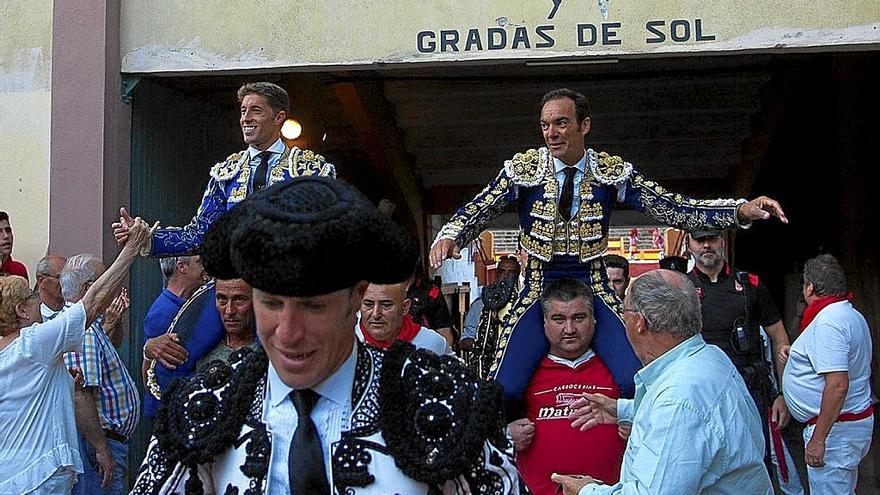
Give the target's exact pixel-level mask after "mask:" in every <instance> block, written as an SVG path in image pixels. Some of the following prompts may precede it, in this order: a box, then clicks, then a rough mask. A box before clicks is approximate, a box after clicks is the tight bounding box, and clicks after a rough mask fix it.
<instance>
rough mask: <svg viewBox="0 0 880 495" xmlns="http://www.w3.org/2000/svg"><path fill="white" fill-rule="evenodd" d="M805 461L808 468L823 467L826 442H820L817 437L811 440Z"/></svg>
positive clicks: (806, 450) (805, 453)
mask: <svg viewBox="0 0 880 495" xmlns="http://www.w3.org/2000/svg"><path fill="white" fill-rule="evenodd" d="M804 460H806V461H807V466H812V467H822V466H824V465H825V440H820V439H818V438H816V437H815V436H813V437H811V438H810V441H809V442H807V447H806V448H805V449H804Z"/></svg>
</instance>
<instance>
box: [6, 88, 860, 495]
mask: <svg viewBox="0 0 880 495" xmlns="http://www.w3.org/2000/svg"><path fill="white" fill-rule="evenodd" d="M237 96H238V100H239V102H240V103H241V105H240V108H241V117H240V126H241V130H242V136H243V139H244V141H245V143H246V144H247V146H248V148H247V149H246V150H244V151H242V152H239V153H235V154H233V155H230V156H229V157H228V158H227V159H226V160H225V161H223V162H220V163H218V164H217V165H215V166H214V167H213V168H212V169H211V172H210V175H211V177H210V180H209V181H208V184H207V187H206V191H205V194H204V196H203V199H202V203H201V205H200V207H199V209H198V211H197V213H196V216H195V217H194V219H193V221H192V222H191V223H190V224H189V225H187V226H184V227H179V228H178V227H162V228H157V227H156V226H154V227H153V228H150V227H149V226H148V224H147V223H146V222H145V221H144V220H142V219H141V218H139V217H132V216H131V215H130V214H129V213H128V211H127V210H126V209H125V208H121V209H120V218H119V221H118V222H116V223H114V224H113V225H112V227H111V229H112V232H113V235H114V237H115V238H116V240H117V242H118V243H119V245H120V246H121V252H120V254H119V255H118V257H117V258H116V259H115V261H114V262H113V263H112V264H110V265H109V266H108V267H105V266H104V265H103V263H102V262H101V260H100V259H99V258H97V257H95V256H92V255H89V254H76V255H73V256H70V258H67V259H65V258H64V257H61V256H58V255H48V256H46V257H44V258H43V259H41V260H40V261H39V262H38V263H37V265H36V266H35V270H34V274H35V280H34V281H33V282H34V284H33V286H32V285H31V283H30V282H31V280H30V279H29V272H28V270H27V268H26V267H25V266H24V265H22V264H21V263H19V262H17V261H15V260H14V259H13V258H12V248H13V232H12V226H11V220H10V218H9V216H8V215H7V214H6V213H3V212H0V428H2V430H3V431H4V432H5V433H6V434H5V436H4V437H3V438H0V494H7V493H9V494H24V493H35V494H42V493H45V494H50V493H51V494H56V493H63V494H66V493H77V494H96V493H113V494H118V493H122V492H123V491H124V490H127V489H131V493H136V494H154V493H155V494H160V493H162V494H164V493H187V494H192V493H227V494H233V493H249V494H258V493H291V494H329V493H346V494H357V493H406V494H418V493H423V494H427V493H462V494H464V493H480V494H509V493H510V494H515V493H535V494H539V495H543V494H554V493H560V492H561V493H564V494H566V495H571V494H580V495H583V494H648V493H650V494H676V495H679V494H691V493H693V494H697V493H706V494H712V493H719V494H720V493H733V492H741V493H749V494H770V493H773V492H774V489H779V490H782V492H784V493H804V485H808V486H809V488H810V491H811V493H813V494H814V495H819V494H826V493H827V494H843V493H854V490H855V486H856V482H857V478H858V465H859V463H860V461H861V459H862V458H863V457H864V456H865V455H866V453H867V450H868V447H869V446H870V442H871V435H872V430H873V412H874V411H873V402H872V397H873V396H872V394H871V389H870V370H871V350H872V344H871V335H870V331H869V329H868V326H867V323H866V321H865V319H864V317H863V316H862V315H861V314H860V313H859V312H858V311H857V310H856V309H855V308H854V307H853V305H852V303H851V302H850V299H851V297H849V295H848V292H847V285H846V279H845V276H844V272H843V269H842V268H841V266H840V264H839V263H838V262H837V260H836V259H834V257H832V256H831V255H827V254H825V255H820V256H817V257H815V258H813V259H811V260H809V261H808V262H807V263H806V265H805V267H804V274H803V296H804V300H805V303H806V309H805V310H804V316H803V320H802V323H801V325H800V328H799V329H798V331H797V333H792V334H791V335H796V338H795V339H794V340H793V341H792V342H790V341H789V335H790V334H789V332H787V331H786V329H785V327H784V325H783V323H782V319H781V317H780V314H779V311H778V310H777V309H776V307H775V305H774V303H773V300H772V297H771V296H770V293H769V291H768V290H767V288H766V287H765V286H764V284H763V283H762V282H761V281H760V280H759V278H758V277H757V276H756V275H754V274H751V273H748V272H745V271H741V270H738V269H737V268H735V267H733V266H731V265H730V264H729V263H728V262H727V260H726V255H727V252H728V249H727V245H726V234H725V231H726V230H728V229H732V228H737V227H747V226H748V225H750V224H751V223H752V222H755V221H760V220H766V219H769V218H770V217H771V216H773V217H777V218H778V219H779V220H780V221H782V222H787V218H786V217H785V214H784V213H783V211H782V208H781V207H780V205H779V204H778V203H777V202H776V201H774V200H772V199H770V198H767V197H759V198H757V199H754V200H752V201H746V200H726V199H716V200H696V199H692V198H688V197H685V196H682V195H679V194H672V193H670V192H668V191H666V190H665V189H663V188H662V187H660V186H658V185H657V184H656V183H654V182H652V181H650V180H648V179H646V178H645V177H643V176H642V175H641V174H639V173H638V172H637V171H636V170H635V169H634V168H633V166H632V165H631V164H629V163H628V162H626V161H624V160H622V159H621V158H619V157H616V156H610V155H608V154H606V153H601V152H595V151H593V150H592V149H588V148H586V146H585V136H586V135H587V133H588V132H589V130H590V123H591V121H590V117H589V109H588V107H587V104H586V98H584V97H583V95H581V94H579V93H576V92H574V91H570V90H567V89H560V90H554V91H550V92H548V93H547V94H546V95H545V96H544V98H543V99H542V101H541V115H540V123H541V130H542V133H543V136H544V141H545V143H546V147H545V148H541V149H538V150H528V151H525V152H523V153H518V154H516V155H515V156H514V157H513V158H512V159H511V160H509V161H507V162H506V163H505V164H504V167H503V168H502V170H501V171H500V173H499V175H498V177H497V178H496V179H495V180H494V181H493V182H492V183H490V184H489V185H488V186H487V187H486V189H484V190H483V191H482V192H481V193H480V194H479V195H478V196H477V197H475V198H474V199H473V200H472V201H470V202H468V203H467V204H466V205H464V206H463V207H462V208H461V209H459V210H458V211H457V212H456V213H455V214H454V215H453V216H452V218H451V219H450V220H449V222H448V223H447V224H446V225H445V226H443V227H442V228H441V229H440V230H439V233H438V235H437V238H436V240H435V241H434V243H433V245H432V247H431V250H430V253H428V256H427V258H426V261H427V262H428V264H429V265H430V266H431V267H433V268H437V267H439V266H440V264H441V263H442V262H443V261H444V260H445V259H448V258H457V257H460V253H459V251H460V250H461V249H462V248H463V247H465V246H467V245H468V244H470V243H471V242H472V241H473V240H474V239H475V237H476V236H477V235H478V234H479V233H480V231H481V230H482V229H483V228H485V227H486V225H488V223H489V221H491V219H492V218H494V217H495V216H497V215H499V214H500V213H501V212H503V211H504V210H505V208H506V206H507V204H508V203H510V202H513V201H514V200H516V201H518V209H519V219H520V223H521V235H520V240H519V241H520V252H519V253H518V256H507V257H504V258H502V259H500V260H499V261H498V263H497V269H496V272H495V274H496V277H495V281H493V282H492V283H491V284H488V285H486V286H485V287H483V288H482V291H481V296H480V298H479V299H477V300H476V301H475V302H474V303H473V304H472V305H471V307H470V310H469V312H468V313H467V315H466V317H465V322H464V325H463V328H462V329H460V330H461V333H460V335H459V334H458V330H459V329H457V328H456V326H455V325H454V324H453V322H452V318H451V317H450V313H449V310H448V308H447V307H446V304H445V301H444V297H443V295H442V292H441V290H440V287H439V286H438V285H437V284H435V283H433V281H432V280H430V279H429V278H427V277H425V276H424V275H423V273H424V267H422V268H419V265H420V261H419V260H420V258H422V256H421V253H419V251H418V249H417V243H416V242H415V240H414V238H413V236H412V235H411V234H410V233H409V232H407V231H406V230H405V229H404V228H403V227H401V226H400V225H399V224H397V223H396V222H394V221H393V220H392V219H391V218H389V217H388V216H387V215H386V214H384V213H382V212H380V211H379V210H378V209H377V208H376V207H375V206H374V205H373V204H371V203H370V201H369V200H368V199H367V198H366V197H365V196H363V195H362V194H361V193H360V192H359V191H357V190H356V189H355V188H354V187H352V186H350V185H348V184H346V183H344V182H342V181H339V180H337V179H336V178H335V168H334V166H333V165H331V164H329V163H327V162H326V161H325V160H324V158H323V157H321V156H320V155H317V154H315V153H313V152H311V151H309V150H301V149H299V148H296V147H292V148H291V147H288V146H287V145H285V143H284V141H283V140H282V139H281V137H280V129H281V125H282V123H283V122H284V121H285V120H286V116H287V112H288V111H289V109H288V107H289V100H288V97H287V93H286V92H285V91H284V90H283V89H282V88H280V87H278V86H276V85H274V84H271V83H250V84H246V85H244V86H242V87H241V88H240V89H239V91H238V94H237ZM618 202H622V203H626V204H628V205H629V206H631V207H633V208H635V209H638V210H640V211H644V212H645V213H646V214H648V215H649V216H652V217H654V218H655V219H656V220H658V221H661V222H664V223H668V224H671V225H674V226H678V227H681V228H683V229H685V230H686V231H687V232H688V235H687V251H688V254H689V257H690V258H691V260H692V261H691V262H692V264H693V267H692V268H691V269H690V270H688V269H687V265H688V261H687V259H685V258H681V257H668V258H665V259H664V263H663V265H662V267H661V269H659V270H653V271H650V272H647V273H645V274H643V275H641V276H639V277H634V278H631V277H630V272H629V264H628V261H627V259H626V258H624V257H621V256H605V253H606V251H607V232H608V226H609V225H610V215H611V211H612V210H613V207H614V205H615V204H616V203H618ZM351 253H358V256H357V257H356V258H355V257H352V256H351ZM138 256H146V257H153V258H158V259H159V261H158V267H157V269H159V270H161V272H162V275H163V278H164V281H165V284H164V287H163V288H162V289H161V292H160V294H159V296H158V297H157V298H156V300H155V302H154V303H153V305H152V306H151V308H150V309H149V311H148V312H147V314H146V318H145V320H144V321H143V336H144V340H143V342H142V344H143V367H142V369H141V374H142V378H143V383H144V384H145V386H144V389H143V390H138V389H137V388H136V387H135V384H134V383H135V381H134V380H133V379H132V376H131V374H130V373H131V370H129V369H127V367H126V365H125V363H124V362H123V360H122V359H121V357H120V355H119V353H118V351H117V349H118V347H119V346H120V345H121V344H122V342H123V341H124V339H125V335H124V332H123V331H122V328H123V327H124V325H122V324H121V323H122V321H123V320H124V318H125V315H126V313H127V311H128V308H129V304H130V303H129V295H128V293H127V291H126V290H125V289H124V288H123V280H124V278H125V275H126V274H127V272H128V269H129V268H130V266H131V265H132V263H134V262H135V259H136V258H137V257H138ZM133 324H138V323H136V322H133ZM791 419H794V420H795V422H796V423H799V424H802V425H805V427H804V428H803V434H802V439H801V441H800V442H795V443H796V445H795V444H793V443H792V442H791V438H785V437H784V436H783V435H782V434H781V432H782V431H783V430H784V429H785V428H786V427H787V425H788V424H789V422H790V420H791ZM141 421H150V423H151V425H152V432H153V433H152V438H151V439H150V442H149V445H148V451H147V453H146V456H145V457H144V458H143V460H142V463H141V468H140V469H139V470H138V471H137V472H136V473H128V472H127V470H126V468H127V466H128V455H129V448H128V446H129V440H130V438H131V435H132V433H133V432H134V429H135V427H136V426H137V424H138V423H139V422H141ZM789 437H790V436H789ZM792 452H795V453H801V452H802V455H793V454H792ZM801 461H803V462H801ZM798 464H800V465H801V466H798ZM804 464H805V472H806V475H807V476H806V480H801V479H800V478H799V477H798V474H797V473H798V467H803V465H804ZM802 481H803V483H802ZM774 487H775V488H774Z"/></svg>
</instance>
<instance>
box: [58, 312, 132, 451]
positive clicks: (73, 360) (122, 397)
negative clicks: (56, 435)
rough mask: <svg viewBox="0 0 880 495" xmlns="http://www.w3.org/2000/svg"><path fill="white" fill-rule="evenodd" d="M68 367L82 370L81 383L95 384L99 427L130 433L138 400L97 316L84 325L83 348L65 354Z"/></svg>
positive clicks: (123, 365)
mask: <svg viewBox="0 0 880 495" xmlns="http://www.w3.org/2000/svg"><path fill="white" fill-rule="evenodd" d="M64 362H65V364H66V365H67V367H68V368H71V367H78V368H79V369H81V370H82V372H83V380H84V384H83V386H84V387H98V391H99V394H98V401H97V404H96V405H97V409H98V417H99V418H100V420H101V427H102V428H104V429H105V430H110V431H112V432H114V433H118V434H120V435H122V436H124V437H126V438H128V437H130V436H131V434H132V433H133V432H134V429H135V427H136V426H137V423H138V420H139V419H140V411H141V404H140V399H139V397H138V393H137V389H136V388H135V385H134V380H132V378H131V375H129V373H128V370H127V369H126V368H125V364H124V363H123V362H122V358H120V357H119V353H118V352H116V348H115V347H113V343H112V342H110V338H109V337H108V336H107V334H106V333H104V329H103V328H102V327H101V321H100V319H99V320H97V321H95V323H93V324H92V326H90V327H89V328H87V329H86V331H85V334H84V335H83V352H69V353H67V354H65V355H64Z"/></svg>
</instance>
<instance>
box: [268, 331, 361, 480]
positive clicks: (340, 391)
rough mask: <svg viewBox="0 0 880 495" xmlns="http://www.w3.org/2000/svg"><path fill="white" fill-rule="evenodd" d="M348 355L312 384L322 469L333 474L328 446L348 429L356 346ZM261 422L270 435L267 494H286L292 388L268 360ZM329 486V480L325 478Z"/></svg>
mask: <svg viewBox="0 0 880 495" xmlns="http://www.w3.org/2000/svg"><path fill="white" fill-rule="evenodd" d="M351 347H352V348H351V355H350V356H349V357H348V359H346V360H345V362H344V363H342V366H340V367H339V369H338V370H336V372H335V373H333V374H332V375H330V377H328V378H327V379H326V380H324V381H323V382H321V383H319V384H318V385H315V386H314V387H312V390H314V391H315V392H317V393H318V395H320V398H319V399H318V402H317V403H316V404H315V407H314V409H312V413H311V414H310V416H311V418H312V421H314V423H315V427H316V428H317V430H318V437H319V438H320V439H321V450H322V451H323V453H324V468H325V469H326V472H327V475H328V476H332V474H331V473H332V472H333V471H332V469H331V462H330V453H331V451H330V449H331V446H332V445H333V443H335V442H337V441H339V439H340V438H341V437H342V432H343V431H344V430H348V428H349V421H350V418H351V389H352V385H353V384H354V370H355V365H356V362H357V346H355V345H352V346H351ZM268 388H269V390H268V393H267V394H266V404H265V409H264V411H263V421H264V422H265V423H266V425H267V428H268V430H269V433H270V434H271V435H272V457H271V460H270V466H269V486H268V490H267V495H276V494H282V493H288V492H289V491H290V480H289V477H288V464H287V459H288V453H289V449H290V442H291V440H293V433H294V432H295V431H296V425H297V423H298V421H297V419H298V418H297V414H296V409H295V408H294V407H293V401H292V400H291V399H290V392H291V391H292V390H293V389H292V388H290V387H288V386H287V385H286V384H285V383H284V382H282V381H281V377H279V376H278V372H277V371H275V366H274V365H273V364H272V362H271V361H270V362H269V382H268ZM328 482H330V486H333V485H332V480H328Z"/></svg>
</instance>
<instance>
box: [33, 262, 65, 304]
mask: <svg viewBox="0 0 880 495" xmlns="http://www.w3.org/2000/svg"><path fill="white" fill-rule="evenodd" d="M65 263H67V258H65V257H63V256H55V255H51V254H49V255H46V256H44V257H43V258H42V259H41V260H40V261H38V262H37V286H36V290H37V293H38V294H39V295H40V314H41V315H42V316H43V321H49V320H51V319H52V318H55V316H56V315H57V314H58V312H60V311H61V310H62V309H64V296H63V295H62V294H61V280H60V278H61V270H63V269H64V264H65Z"/></svg>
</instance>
